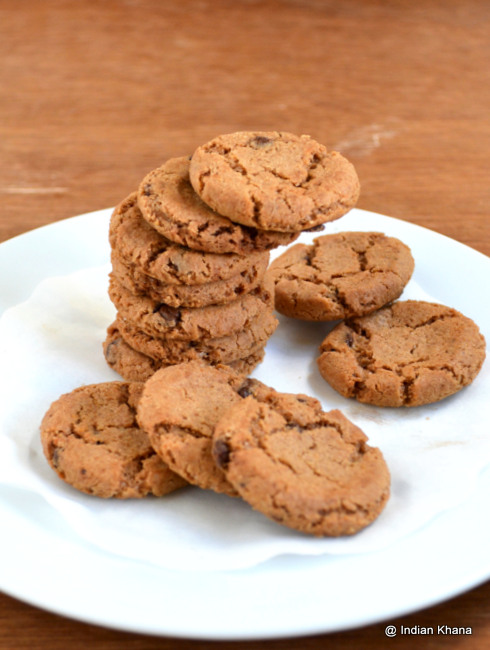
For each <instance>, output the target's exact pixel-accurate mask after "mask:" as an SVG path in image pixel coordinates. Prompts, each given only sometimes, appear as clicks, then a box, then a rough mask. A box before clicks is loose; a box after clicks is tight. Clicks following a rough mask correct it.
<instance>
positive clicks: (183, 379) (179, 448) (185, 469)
mask: <svg viewBox="0 0 490 650" xmlns="http://www.w3.org/2000/svg"><path fill="white" fill-rule="evenodd" d="M254 383H258V382H254V381H253V380H249V379H247V380H244V379H243V377H240V376H239V375H237V374H236V373H234V372H233V371H231V370H230V369H228V368H225V367H222V366H220V367H217V368H213V367H212V366H210V365H208V364H205V363H203V362H202V361H191V362H188V363H182V364H179V365H175V366H169V367H167V368H164V369H162V370H159V371H158V372H156V373H155V374H154V375H153V376H152V377H151V378H150V379H149V380H148V381H147V382H146V384H145V388H144V390H143V394H142V397H141V400H140V402H139V405H138V421H139V423H140V426H141V427H142V428H143V429H144V430H145V431H146V432H147V433H148V436H149V438H150V440H151V443H152V445H153V447H154V449H155V450H156V451H157V452H158V454H159V455H160V456H161V458H162V459H164V462H166V463H168V465H169V467H171V468H172V469H173V470H174V471H175V472H177V473H178V474H180V475H181V476H182V477H183V478H185V480H187V481H188V482H189V483H192V484H193V485H198V486H199V487H201V488H205V489H211V490H214V491H215V492H223V493H225V494H228V495H230V496H236V495H237V493H236V490H235V489H234V488H233V486H231V485H230V484H229V483H228V481H227V480H226V477H225V475H224V474H223V472H222V471H221V469H219V467H217V466H216V464H215V463H214V460H213V457H212V455H211V443H212V435H213V432H214V427H215V425H216V423H217V422H218V420H219V419H220V417H221V416H222V414H223V413H224V412H225V411H226V410H227V409H228V408H230V406H232V405H233V404H235V403H236V402H238V401H240V400H241V399H242V397H241V396H240V390H241V389H242V388H243V387H244V386H246V387H250V386H251V385H253V384H254Z"/></svg>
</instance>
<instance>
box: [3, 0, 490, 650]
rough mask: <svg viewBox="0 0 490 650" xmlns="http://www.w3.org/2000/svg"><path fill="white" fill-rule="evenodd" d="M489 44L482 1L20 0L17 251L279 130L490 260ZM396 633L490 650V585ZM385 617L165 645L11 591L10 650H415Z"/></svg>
mask: <svg viewBox="0 0 490 650" xmlns="http://www.w3.org/2000/svg"><path fill="white" fill-rule="evenodd" d="M489 34H490V4H489V3H487V2H481V0H461V1H459V0H426V1H422V0H415V1H413V2H412V1H409V0H395V1H393V2H389V1H386V2H382V1H376V0H344V1H343V2H333V1H330V0H304V1H301V0H289V1H287V0H282V1H281V0H265V1H263V2H260V1H259V0H235V1H234V2H226V0H213V1H212V2H211V0H180V1H179V2H170V1H169V2H165V1H159V0H133V1H126V2H123V1H119V2H118V1H116V0H108V1H107V2H97V0H84V2H77V1H75V0H71V1H70V0H46V1H45V2H37V1H35V0H0V151H1V155H0V241H3V240H6V239H8V238H10V237H13V236H15V235H19V234H21V233H24V232H26V231H28V230H30V229H32V228H36V227H38V226H42V225H44V224H48V223H50V222H54V221H57V220H60V219H63V218H65V217H70V216H73V215H77V214H80V213H85V212H88V211H91V210H96V209H99V208H106V207H109V206H112V205H115V204H116V203H117V202H118V201H120V200H121V199H122V198H124V197H125V196H126V195H127V194H128V193H129V192H130V191H132V190H133V189H134V188H135V187H136V186H137V184H138V183H139V181H140V180H141V178H142V176H143V175H144V174H145V173H146V172H147V171H149V170H150V169H152V168H154V167H156V166H158V165H159V164H160V163H161V162H163V161H164V160H165V159H166V158H168V157H171V156H180V155H186V154H188V153H191V152H192V151H193V149H194V148H195V147H196V146H197V145H199V144H201V143H203V142H205V141H207V140H208V139H210V138H212V137H213V136H215V135H218V134H220V133H227V132H232V131H236V130H253V129H261V130H266V129H279V130H287V131H292V132H295V133H309V134H311V135H312V136H313V137H315V138H316V139H318V140H319V141H321V142H323V143H325V144H326V145H327V146H328V148H330V149H337V150H340V151H341V152H342V153H343V154H344V155H345V156H347V157H348V158H349V159H350V160H351V161H352V162H353V163H354V165H355V166H356V168H357V170H358V173H359V176H360V179H361V185H362V194H361V198H360V201H359V204H358V207H360V208H364V209H367V210H372V211H375V212H380V213H382V214H387V215H390V216H393V217H398V218H400V219H404V220H407V221H410V222H413V223H416V224H419V225H422V226H425V227H427V228H431V229H433V230H436V231H438V232H439V233H443V234H444V235H447V236H449V237H452V238H454V239H457V240H459V241H460V242H463V243H465V244H467V245H469V246H471V247H473V248H475V249H477V250H478V251H480V252H482V253H484V254H487V255H488V254H489V253H490V229H489V227H488V216H487V215H488V211H489V205H490V182H489V178H488V167H489V163H490V111H489V106H490V65H489V63H490V38H489ZM26 262H27V263H28V262H29V260H26ZM482 516H488V513H482ZM0 534H1V533H0ZM74 587H75V588H76V585H75V586H74ZM218 614H219V613H218ZM389 622H390V623H393V624H394V625H399V624H403V625H407V626H414V625H419V626H430V625H436V624H438V623H444V624H448V625H451V626H470V627H472V629H473V634H472V635H471V636H466V637H461V636H453V637H426V638H424V637H422V636H418V637H416V643H417V644H418V645H419V647H427V648H429V647H430V648H439V647H440V648H442V647H444V648H449V647H458V648H461V649H462V648H465V649H466V648H483V647H488V645H489V644H490V583H488V582H487V583H486V584H484V585H480V586H478V587H476V588H474V589H473V590H471V591H470V592H468V593H466V594H463V595H460V596H458V597H455V598H453V599H451V600H449V601H448V602H445V603H442V604H439V605H437V606H435V607H433V608H430V609H427V610H425V611H421V612H417V613H413V614H411V615H409V616H405V617H403V618H402V619H400V620H397V621H389ZM385 625H386V623H385V622H383V623H379V624H375V625H372V626H369V627H365V628H362V629H356V630H352V631H346V632H343V633H335V634H332V635H324V636H317V637H308V638H302V639H290V640H284V639H283V640H277V641H265V642H246V641H243V642H235V643H231V642H230V643H226V642H223V643H214V642H211V641H209V642H207V641H206V642H205V641H203V642H199V641H191V640H189V641H186V640H175V639H156V638H152V637H148V636H144V635H139V634H138V635H137V634H128V633H123V632H119V631H114V630H107V629H103V628H98V627H96V626H91V625H87V624H84V623H80V622H75V621H71V620H68V619H65V618H63V617H61V616H58V615H55V614H51V613H47V612H44V611H42V610H39V609H36V608H34V607H31V606H29V605H26V604H24V603H22V602H18V601H17V600H15V599H13V598H11V597H9V596H7V595H0V647H1V648H2V650H14V649H15V650H18V649H20V648H35V649H36V650H61V649H63V650H77V649H82V648H85V647H87V645H88V644H89V643H90V644H91V645H90V647H92V648H100V649H104V650H106V649H107V650H108V649H110V648H116V647H117V648H118V650H123V649H128V650H129V649H133V648H134V649H135V650H136V648H138V650H149V649H153V648H160V649H167V648H168V649H170V648H172V650H176V649H181V650H184V649H185V650H191V649H193V648H200V649H204V648H216V647H223V648H224V647H227V648H236V649H237V650H238V649H242V648H270V649H273V648H274V649H279V648H281V649H282V648H291V649H298V650H299V649H300V648H301V649H302V650H305V649H308V650H317V649H318V650H319V649H320V648H325V647H335V648H354V647H355V648H359V647H362V648H380V647H394V646H393V644H394V643H397V647H403V648H408V647H412V645H413V642H414V639H413V638H411V637H408V636H406V637H403V638H401V637H398V639H397V640H396V641H394V640H392V639H387V638H386V637H385V634H384V629H385Z"/></svg>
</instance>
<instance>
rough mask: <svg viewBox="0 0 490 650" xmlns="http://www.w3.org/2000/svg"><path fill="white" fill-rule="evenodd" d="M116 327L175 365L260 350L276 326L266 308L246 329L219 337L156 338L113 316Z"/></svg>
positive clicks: (128, 339) (149, 353) (127, 338)
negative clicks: (190, 338)
mask: <svg viewBox="0 0 490 650" xmlns="http://www.w3.org/2000/svg"><path fill="white" fill-rule="evenodd" d="M115 322H116V326H117V328H118V329H119V332H120V333H121V336H122V337H123V338H124V340H125V341H126V342H127V343H128V345H130V346H131V347H132V348H134V349H135V350H138V352H142V353H143V354H146V355H147V356H149V357H152V358H153V359H157V360H158V361H160V362H162V363H167V364H175V363H182V362H183V361H191V360H193V359H202V360H203V361H206V362H208V363H225V364H226V363H230V362H231V361H236V360H237V359H243V358H244V357H247V356H249V355H251V354H253V353H255V352H256V351H257V350H259V349H262V348H263V347H264V346H265V344H266V343H267V341H268V339H269V338H270V337H271V336H272V334H273V333H274V331H275V329H276V327H277V323H278V321H277V319H276V317H275V316H274V314H273V312H272V311H271V310H269V309H267V310H264V311H263V312H262V313H261V314H259V315H258V316H257V318H255V319H254V320H253V321H251V322H250V323H249V326H248V329H246V330H240V331H237V332H232V333H231V334H228V335H226V336H220V337H218V338H204V339H200V340H198V341H188V340H187V341H185V340H184V341H182V340H178V339H165V338H155V337H152V336H149V335H148V334H146V333H145V332H143V331H142V330H141V329H140V328H139V327H138V324H137V323H133V322H131V321H128V320H123V319H122V318H121V317H119V316H118V317H116V321H115Z"/></svg>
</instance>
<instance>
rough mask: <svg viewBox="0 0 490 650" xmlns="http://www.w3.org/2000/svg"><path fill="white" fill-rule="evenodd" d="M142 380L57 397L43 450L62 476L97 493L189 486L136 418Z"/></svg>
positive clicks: (138, 493) (120, 494) (136, 493)
mask: <svg viewBox="0 0 490 650" xmlns="http://www.w3.org/2000/svg"><path fill="white" fill-rule="evenodd" d="M142 389H143V384H140V383H126V382H106V383H101V384H92V385H87V386H82V387H80V388H77V389H75V390H73V391H72V392H71V393H66V394H65V395H62V396H61V397H60V398H59V399H57V400H56V401H55V402H53V404H52V405H51V406H50V408H49V409H48V411H47V412H46V414H45V416H44V418H43V420H42V423H41V441H42V445H43V451H44V454H45V456H46V458H47V460H48V462H49V464H50V466H51V467H52V468H53V469H54V470H55V472H56V473H57V474H58V476H59V477H60V478H61V479H62V480H64V481H65V482H66V483H68V484H70V485H71V486H72V487H74V488H76V489H77V490H80V491H81V492H85V493H87V494H91V495H94V496H98V497H104V498H109V497H115V498H120V499H127V498H139V497H145V496H147V495H154V496H163V495H164V494H168V493H169V492H172V491H173V490H176V489H177V488H179V487H182V486H183V485H186V481H184V480H183V479H182V478H181V477H180V476H179V475H178V474H175V473H174V472H172V471H171V470H170V469H169V467H168V466H167V465H166V464H165V463H164V462H163V461H162V460H161V458H160V457H159V456H158V455H157V454H156V453H155V451H154V449H153V447H152V446H151V444H150V441H149V438H148V435H147V434H146V433H145V432H144V431H142V430H141V429H140V427H139V426H138V424H137V422H136V406H137V403H138V400H139V398H140V396H141V391H142Z"/></svg>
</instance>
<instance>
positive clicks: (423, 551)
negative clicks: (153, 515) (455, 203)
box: [0, 210, 490, 640]
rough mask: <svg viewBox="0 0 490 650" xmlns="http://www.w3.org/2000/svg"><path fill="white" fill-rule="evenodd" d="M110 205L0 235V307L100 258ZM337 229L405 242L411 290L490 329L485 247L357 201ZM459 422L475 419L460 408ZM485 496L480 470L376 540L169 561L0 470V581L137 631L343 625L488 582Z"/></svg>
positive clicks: (306, 630)
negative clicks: (440, 506) (108, 539)
mask: <svg viewBox="0 0 490 650" xmlns="http://www.w3.org/2000/svg"><path fill="white" fill-rule="evenodd" d="M109 215H110V210H103V211H99V212H96V213H91V214H88V215H82V216H80V217H76V218H73V219H69V220H65V221H62V222H59V223H56V224H52V225H50V226H47V227H44V228H41V229H38V230H36V231H33V232H30V233H27V234H25V235H22V236H21V237H17V238H15V239H12V240H10V241H8V242H5V243H4V244H2V245H1V246H0V282H1V284H0V312H1V311H3V310H4V309H6V308H7V307H10V306H13V305H16V304H17V303H19V302H22V301H24V300H26V299H27V298H29V296H30V295H31V293H32V291H33V290H34V289H35V288H36V286H37V285H38V283H39V282H40V281H41V280H42V279H44V278H49V277H51V276H54V275H65V274H68V273H70V272H73V271H76V270H78V269H85V268H87V267H92V266H97V265H102V264H104V263H106V262H107V260H108V257H109V249H108V244H107V227H108V218H109ZM338 230H378V231H382V232H386V233H387V234H390V235H393V236H396V237H399V238H400V239H402V240H403V241H405V242H406V243H407V244H409V245H410V247H411V248H412V252H413V253H414V257H415V259H416V278H417V281H418V283H419V285H420V286H422V287H423V290H424V291H425V292H426V293H427V294H428V295H430V296H435V297H436V298H437V300H439V301H440V302H443V303H445V304H448V305H450V306H453V307H455V308H457V309H459V310H460V311H462V312H463V313H465V314H466V315H468V316H470V317H471V318H473V319H474V320H475V321H476V322H477V323H478V325H479V326H480V328H481V330H482V332H483V334H484V335H485V337H486V339H487V341H488V340H489V339H490V332H489V326H490V312H489V303H488V299H487V298H486V296H487V288H486V284H487V279H488V277H489V272H490V261H489V259H488V258H487V257H485V256H483V255H481V254H479V253H477V252H476V251H474V250H472V249H469V248H467V247H465V246H463V245H461V244H459V243H457V242H454V241H452V240H450V239H447V238H445V237H443V236H441V235H438V234H436V233H433V232H431V231H428V230H425V229H422V228H419V227H417V226H414V225H411V224H409V223H405V222H401V221H398V220H395V219H391V218H389V217H384V216H381V215H376V214H373V213H368V212H364V211H361V210H353V211H352V212H351V213H349V214H348V215H346V216H345V217H343V218H342V219H341V220H339V222H336V223H335V224H331V225H330V226H329V231H338ZM308 363H309V362H308ZM487 377H488V374H486V375H485V376H484V377H483V379H481V378H480V377H479V378H478V381H480V379H481V381H485V382H486V381H487ZM485 386H486V385H485ZM276 387H278V388H280V389H281V387H280V386H276ZM481 387H482V384H481V383H480V390H481ZM487 388H488V387H487ZM282 389H285V388H282ZM487 394H488V391H487ZM334 406H338V404H335V405H334ZM26 407H27V405H26ZM0 408H1V406H0ZM405 412H406V411H405ZM468 421H469V423H470V424H471V425H472V426H473V427H474V426H476V424H478V426H480V427H485V426H486V425H485V424H484V418H483V419H482V417H481V413H479V412H475V411H474V410H472V409H469V412H468ZM487 428H488V427H487ZM483 433H485V432H484V431H482V434H483ZM0 435H2V432H0ZM489 497H490V469H489V468H488V467H487V468H486V469H485V470H484V471H482V472H481V473H480V475H479V478H478V481H477V485H476V488H475V489H473V491H472V492H471V494H470V495H469V496H468V498H466V499H465V500H464V501H463V502H460V503H458V505H455V506H453V507H451V508H449V509H446V510H444V511H442V512H441V513H440V514H438V516H436V517H434V518H432V519H431V520H429V521H428V522H426V523H425V524H424V525H422V526H420V527H419V528H418V529H417V530H414V531H413V532H411V533H410V534H407V535H405V536H403V537H402V538H401V539H397V540H396V541H394V542H393V543H391V544H390V545H389V546H387V547H385V548H382V549H379V550H374V551H371V552H369V553H349V554H345V555H342V554H340V555H338V554H336V555H331V554H323V555H320V556H299V555H296V554H294V555H293V554H290V555H282V556H281V557H275V558H273V559H270V560H268V561H265V562H262V563H260V564H258V565H256V566H254V567H252V568H243V569H236V570H213V571H206V570H200V571H181V570H173V569H170V568H167V567H165V566H156V565H155V563H149V562H144V561H142V560H141V559H128V558H127V557H122V556H121V555H120V554H118V553H112V552H110V551H109V550H103V549H101V548H100V547H98V546H96V545H95V544H90V543H89V542H87V539H85V538H83V537H82V536H81V535H79V534H78V533H77V532H76V530H74V529H73V527H71V526H69V525H67V522H66V521H65V520H64V519H63V518H62V517H60V516H57V513H56V512H53V510H52V509H51V508H49V507H48V506H47V504H46V503H45V502H44V501H43V499H41V498H39V499H37V498H36V497H35V496H34V495H33V494H32V493H31V492H29V491H27V490H26V491H23V490H22V489H18V488H16V489H11V488H10V487H9V486H8V485H3V486H2V484H1V477H0V517H1V521H2V534H1V536H0V588H1V589H2V590H4V591H5V592H7V593H10V594H11V595H13V596H16V597H18V598H20V599H22V600H25V601H27V602H30V603H32V604H35V605H38V606H40V607H43V608H46V609H48V610H51V611H54V612H57V613H60V614H64V615H67V616H71V617H73V618H76V619H80V620H84V621H87V622H92V623H97V624H101V625H105V626H110V627H114V628H117V629H123V630H131V631H136V632H144V633H149V634H161V635H172V636H176V637H187V638H209V639H229V640H232V639H259V638H274V637H286V636H298V635H305V634H314V633H321V632H329V631H338V630H345V629H349V628H352V627H357V626H360V625H364V624H368V623H373V622H377V621H380V620H389V619H390V618H393V617H395V616H399V615H401V614H403V613H408V612H413V611H414V610H417V609H420V608H423V607H426V606H429V605H431V604H434V603H437V602H440V601H441V600H444V599H447V598H449V597H451V596H453V595H456V594H459V593H461V592H462V591H464V590H466V589H469V588H470V587H472V586H474V585H476V584H478V583H480V582H483V581H484V580H486V579H488V578H489V577H490V557H489V555H488V548H489V547H490V523H489V521H488V517H486V516H485V514H484V513H486V512H487V508H488V499H489ZM161 552H162V554H165V553H166V548H165V546H164V545H163V546H162V549H161Z"/></svg>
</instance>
